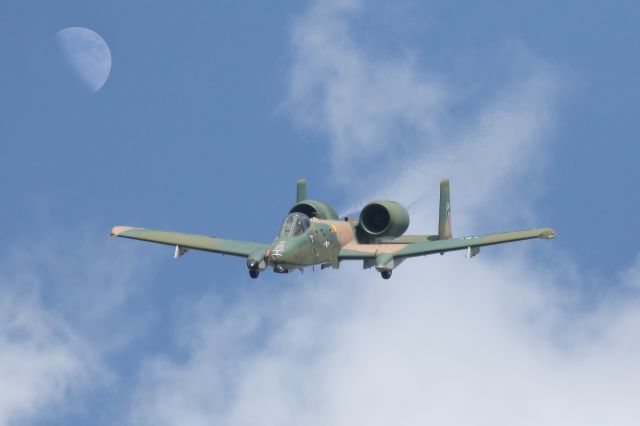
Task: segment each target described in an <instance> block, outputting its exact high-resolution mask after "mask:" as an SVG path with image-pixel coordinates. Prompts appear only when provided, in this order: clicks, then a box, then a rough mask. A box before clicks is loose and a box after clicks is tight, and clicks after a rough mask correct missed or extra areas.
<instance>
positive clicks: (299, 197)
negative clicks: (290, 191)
mask: <svg viewBox="0 0 640 426" xmlns="http://www.w3.org/2000/svg"><path fill="white" fill-rule="evenodd" d="M296 187H297V188H296V189H297V191H296V203H300V202H302V201H304V200H306V199H307V181H306V180H304V179H298V182H296Z"/></svg>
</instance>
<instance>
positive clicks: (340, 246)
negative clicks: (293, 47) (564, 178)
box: [111, 179, 556, 279]
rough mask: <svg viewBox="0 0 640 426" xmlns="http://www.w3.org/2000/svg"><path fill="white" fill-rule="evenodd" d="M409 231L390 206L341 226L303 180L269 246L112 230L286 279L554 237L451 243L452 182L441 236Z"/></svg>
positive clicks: (445, 192)
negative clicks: (346, 265) (298, 273)
mask: <svg viewBox="0 0 640 426" xmlns="http://www.w3.org/2000/svg"><path fill="white" fill-rule="evenodd" d="M408 226H409V215H408V213H407V211H406V209H405V208H404V207H402V205H400V204H398V203H395V202H393V201H387V200H378V201H374V202H371V203H369V204H367V205H366V206H365V207H364V208H363V209H362V212H361V214H360V218H359V219H358V220H356V219H353V218H344V219H343V220H340V219H339V217H338V214H337V213H336V211H335V210H334V209H333V208H332V207H331V206H329V205H328V204H326V203H323V202H320V201H316V200H309V199H307V189H306V181H305V180H303V179H301V180H299V181H298V183H297V197H296V204H295V205H294V206H293V208H291V210H290V211H289V215H288V216H287V217H286V218H285V220H284V221H283V224H282V226H281V230H280V233H279V235H278V236H277V237H276V238H275V239H274V240H273V242H272V243H271V244H263V243H255V242H249V241H236V240H226V239H222V238H216V237H210V236H205V235H194V234H186V233H180V232H167V231H155V230H150V229H144V228H132V227H128V226H116V227H114V228H113V229H112V230H111V236H112V237H123V238H131V239H135V240H142V241H150V242H154V243H159V244H167V245H171V246H175V254H174V257H179V256H182V255H183V254H185V253H186V252H187V251H188V250H189V249H194V250H203V251H209V252H212V253H221V254H227V255H231V256H239V257H244V258H246V259H247V267H248V269H249V273H250V275H251V277H252V278H257V277H258V275H259V272H260V271H263V270H265V269H266V268H268V267H271V268H273V270H274V271H275V272H279V273H284V272H289V271H292V270H295V269H300V270H302V269H303V268H305V267H309V266H314V265H319V266H320V267H321V268H322V269H324V268H325V267H329V266H330V267H332V268H336V269H337V268H338V267H339V265H340V262H341V261H343V260H361V261H363V267H364V268H370V267H375V269H376V270H377V271H378V272H380V273H381V275H382V277H383V278H385V279H387V278H389V277H390V276H391V271H392V270H393V269H394V268H395V267H397V266H398V265H399V264H400V263H401V262H402V261H404V260H405V259H407V258H410V257H416V256H425V255H428V254H434V253H440V254H444V253H445V252H448V251H454V250H467V257H473V256H475V255H476V254H477V253H478V252H479V250H480V247H482V246H488V245H493V244H502V243H508V242H513V241H520V240H527V239H532V238H543V239H551V238H555V236H556V233H555V231H554V230H553V229H551V228H539V229H529V230H524V231H513V232H503V233H497V234H486V235H477V236H470V237H462V238H452V232H451V206H450V191H449V180H448V179H445V180H443V181H442V182H440V209H439V223H438V235H403V234H404V231H406V229H407V227H408Z"/></svg>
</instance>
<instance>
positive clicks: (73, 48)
mask: <svg viewBox="0 0 640 426" xmlns="http://www.w3.org/2000/svg"><path fill="white" fill-rule="evenodd" d="M56 39H57V42H58V45H59V46H60V49H61V50H62V53H63V54H64V56H65V59H66V60H67V63H68V64H69V65H70V66H71V68H72V69H73V71H74V72H75V73H76V75H77V76H78V77H79V78H80V80H82V82H83V83H84V84H85V86H86V87H87V88H88V89H89V90H91V91H92V92H94V93H95V92H97V91H98V90H100V88H101V87H102V86H103V85H104V83H105V82H106V81H107V78H109V73H110V72H111V51H110V50H109V46H108V45H107V43H106V42H105V41H104V39H103V38H102V37H100V35H99V34H98V33H96V32H95V31H92V30H90V29H88V28H83V27H69V28H65V29H63V30H60V31H58V32H57V34H56Z"/></svg>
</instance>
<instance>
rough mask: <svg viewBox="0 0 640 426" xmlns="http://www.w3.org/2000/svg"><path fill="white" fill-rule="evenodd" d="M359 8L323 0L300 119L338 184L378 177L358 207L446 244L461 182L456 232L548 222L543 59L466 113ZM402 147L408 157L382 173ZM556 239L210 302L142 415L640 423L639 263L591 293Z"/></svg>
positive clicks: (305, 32)
mask: <svg viewBox="0 0 640 426" xmlns="http://www.w3.org/2000/svg"><path fill="white" fill-rule="evenodd" d="M361 7H363V6H362V5H360V4H359V3H358V2H352V1H331V2H315V3H313V4H312V5H311V7H310V8H309V10H308V11H307V12H306V13H305V14H304V16H302V17H301V18H300V19H299V20H298V21H297V22H296V24H295V26H294V30H293V33H292V34H293V35H292V46H293V52H294V62H293V64H292V69H291V86H290V88H291V90H290V93H289V102H290V104H291V105H293V106H294V108H293V109H295V110H296V112H295V114H294V117H295V119H296V120H298V122H299V123H300V124H301V125H302V126H309V127H310V128H313V129H317V130H320V131H322V132H323V133H324V134H326V135H327V139H328V143H329V145H330V147H331V150H332V153H333V154H332V155H333V161H334V169H335V172H336V175H337V176H336V179H337V180H338V181H341V180H351V179H353V178H354V176H366V177H367V179H361V180H363V181H366V183H367V184H366V185H364V184H362V185H360V187H361V188H368V192H367V193H366V198H363V199H362V200H359V199H354V200H352V201H353V208H356V207H360V206H361V205H362V202H363V201H365V200H366V199H367V198H368V199H370V198H375V197H377V196H388V197H389V198H393V199H397V200H399V201H401V202H404V203H408V204H410V205H411V214H412V221H413V223H414V224H415V225H416V227H415V229H414V230H415V231H423V232H424V231H425V230H428V231H427V232H430V231H431V230H432V229H434V228H435V223H436V204H437V193H436V191H437V181H438V179H440V178H442V177H445V176H450V177H452V179H453V181H452V190H453V195H452V197H453V204H454V232H455V233H457V234H458V235H460V234H462V233H464V232H465V231H467V230H468V231H469V232H472V231H473V230H474V229H475V228H476V227H477V226H478V225H479V224H487V223H492V224H497V225H500V226H501V227H506V226H507V225H512V224H513V223H519V224H521V225H522V224H523V222H525V223H527V224H529V223H530V222H535V214H534V213H532V211H533V210H532V209H531V208H530V203H531V202H532V200H534V199H535V196H536V195H537V194H539V193H540V192H541V191H543V190H544V180H543V173H542V172H543V170H544V168H543V166H544V164H545V161H546V156H547V155H549V153H550V147H549V146H548V143H547V137H548V135H549V133H550V132H552V130H553V125H554V123H553V109H554V102H555V98H556V96H557V95H558V92H557V90H558V89H557V88H558V84H559V82H558V79H557V77H556V76H555V74H554V73H553V69H552V68H551V67H549V66H548V65H546V64H544V63H542V62H540V61H535V60H533V59H530V60H528V62H527V63H526V64H524V65H526V66H524V67H519V69H525V71H524V72H523V73H522V74H519V75H513V76H511V78H510V79H509V80H508V82H507V83H505V85H504V87H503V89H502V90H501V91H499V92H497V93H494V94H493V96H492V97H491V98H490V99H483V102H478V103H481V104H484V107H482V108H480V109H479V110H477V111H476V112H475V113H473V114H470V115H468V116H465V118H464V119H463V120H461V119H459V117H457V116H456V115H455V114H453V113H452V112H451V111H450V110H449V105H450V99H451V98H452V96H451V94H450V90H449V89H447V85H446V84H444V83H442V82H439V81H438V79H434V78H432V77H431V74H430V73H429V72H428V70H424V69H420V68H418V67H417V65H416V64H415V63H414V62H412V61H411V60H409V59H406V58H402V57H400V58H398V57H389V58H379V57H377V58H372V57H370V56H369V55H368V54H367V53H366V51H365V50H364V49H362V48H361V47H360V46H359V45H358V43H357V42H356V41H355V40H354V38H353V37H352V35H351V27H350V19H351V18H352V17H353V16H357V14H358V13H359V10H360V8H361ZM514 60H521V59H519V58H514ZM439 123H446V125H441V124H439ZM449 123H453V124H455V126H449V125H448V124H449ZM452 129H453V130H452ZM392 142H393V143H397V144H400V145H401V146H400V147H399V148H398V152H403V151H402V150H405V152H407V153H409V154H410V155H403V156H402V162H401V163H400V165H401V166H402V167H396V168H395V169H394V170H385V171H384V175H382V176H380V177H379V178H376V177H371V178H369V177H370V176H371V175H372V173H371V172H370V170H371V169H372V168H373V167H374V166H375V165H377V163H376V160H377V159H380V158H383V157H384V156H385V155H388V154H389V152H390V147H392V148H393V149H395V147H394V146H393V145H390V143H392ZM393 149H391V150H393ZM345 165H349V166H350V167H349V168H348V169H347V168H345ZM396 165H397V164H396ZM372 182H373V183H375V184H372ZM356 186H357V184H356ZM371 188H374V189H371ZM487 212H488V213H487ZM491 215H494V216H491ZM540 225H547V224H540ZM552 244H553V243H552V242H551V243H550V242H542V241H532V242H527V243H522V244H520V245H513V246H510V248H509V249H508V250H506V249H505V250H498V249H491V248H489V249H486V252H487V253H485V252H483V253H481V255H480V256H478V257H476V258H474V259H473V261H466V260H465V259H464V258H463V257H462V256H461V255H459V254H455V253H453V254H447V255H446V256H442V257H441V256H433V257H429V258H424V259H413V260H409V261H407V262H405V263H404V264H403V265H402V266H401V267H400V268H399V269H398V270H396V271H395V272H394V276H393V277H392V279H391V280H390V281H389V282H387V281H382V280H381V279H380V278H379V277H378V275H377V274H374V273H373V272H371V271H365V272H362V271H360V270H359V268H360V267H359V265H346V264H345V265H342V266H341V268H342V269H341V270H340V271H323V272H322V273H316V274H312V275H308V274H305V275H304V276H291V277H290V278H289V279H288V280H289V284H288V285H285V286H282V285H281V284H276V282H275V281H278V282H281V281H282V280H284V279H285V278H283V277H276V278H274V279H273V281H271V280H269V278H268V277H267V276H265V277H264V278H265V283H264V285H261V286H257V287H256V288H255V291H251V292H248V293H246V294H245V293H242V294H238V295H237V297H236V298H235V299H234V300H231V301H229V300H220V299H219V298H218V297H216V296H215V295H212V294H209V295H207V296H206V297H204V298H203V299H202V300H200V301H199V302H198V303H197V306H196V308H194V309H189V311H188V312H189V314H187V313H186V312H187V310H185V317H184V318H183V319H182V320H181V321H180V322H179V324H178V325H177V330H176V336H180V338H179V339H178V341H179V342H180V349H181V350H180V353H181V354H182V355H183V356H180V357H178V358H176V357H173V356H169V355H158V356H157V357H155V358H153V359H150V360H149V361H148V362H147V363H146V364H145V366H144V368H143V369H142V371H141V372H140V376H139V385H138V387H137V389H136V390H135V396H134V399H133V402H132V406H131V415H130V420H131V423H132V424H154V425H164V424H166V425H169V424H179V423H180V424H182V423H189V424H194V425H200V424H203V425H204V424H212V423H214V424H225V425H246V424H256V423H259V424H273V425H288V424H291V425H299V424H305V425H326V424H332V425H352V424H368V425H388V424H403V425H414V424H415V425H424V424H439V425H460V424H470V423H471V424H480V425H483V424H486V425H496V424H499V425H513V424H517V425H529V424H531V425H538V424H558V425H566V424H583V425H591V424H593V425H600V424H618V425H625V424H629V425H630V424H635V422H636V420H637V418H638V416H639V415H640V409H639V408H638V405H637V404H636V401H635V396H634V388H635V385H636V384H637V383H638V379H640V377H639V376H640V334H639V333H638V332H637V330H638V329H640V298H639V293H638V285H639V280H640V274H638V270H639V268H640V267H639V266H638V264H635V265H632V266H631V267H630V268H629V269H628V271H625V272H623V273H620V274H618V275H619V276H618V277H617V278H614V279H611V281H609V282H601V283H598V286H599V287H598V288H599V289H601V290H600V293H599V294H598V295H597V297H594V295H593V294H592V293H590V291H591V290H589V289H588V288H587V287H588V286H586V285H585V284H584V283H585V282H587V281H589V277H585V276H583V275H582V274H581V273H580V271H579V270H577V267H576V265H575V263H573V262H572V261H571V259H570V258H568V257H567V256H562V255H560V254H559V253H555V252H554V251H553V250H554V249H553V245H552ZM534 251H543V252H545V253H547V254H548V256H547V258H549V259H553V258H554V257H555V258H556V260H554V261H551V262H543V261H542V260H541V259H540V257H539V256H536V255H534ZM261 278H262V277H261ZM230 285H231V284H230Z"/></svg>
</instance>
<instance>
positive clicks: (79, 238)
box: [0, 228, 146, 425]
mask: <svg viewBox="0 0 640 426" xmlns="http://www.w3.org/2000/svg"><path fill="white" fill-rule="evenodd" d="M24 237H25V240H24V242H23V243H20V242H17V241H14V242H13V243H12V244H11V245H9V246H8V247H7V248H6V250H5V252H4V253H3V255H2V257H1V258H0V290H1V291H0V378H1V384H0V425H4V424H15V423H16V422H25V421H29V420H33V419H38V418H41V417H52V416H55V415H54V413H58V415H59V414H61V413H65V412H67V411H69V410H71V411H75V410H82V409H83V402H82V400H83V395H86V392H87V391H95V390H96V389H99V388H100V387H103V386H109V384H110V383H113V380H115V379H117V376H116V375H114V374H112V373H113V369H112V367H113V366H112V365H109V363H108V362H107V358H108V356H109V355H110V354H113V353H114V351H117V350H120V349H122V348H123V347H124V345H126V344H127V343H129V342H130V341H131V339H132V338H134V337H135V336H136V335H137V333H139V332H140V330H141V327H144V324H145V312H146V311H145V309H144V308H145V306H144V305H141V306H140V305H139V306H136V309H135V311H133V312H132V310H131V302H132V300H135V295H136V292H137V291H139V290H140V289H141V288H142V285H141V284H142V283H143V282H145V280H144V274H143V273H142V270H141V268H140V266H141V265H143V264H144V261H145V257H141V256H140V255H139V254H137V253H136V252H135V250H134V249H133V248H131V247H130V248H129V249H127V248H124V249H122V248H121V247H120V248H118V249H116V247H115V246H114V245H113V244H108V243H109V242H108V241H107V238H106V237H105V236H104V235H103V234H102V233H101V234H98V233H96V232H93V231H91V230H90V229H88V228H85V229H82V230H76V231H69V230H66V231H64V232H63V231H62V230H60V231H58V232H56V231H52V230H51V229H49V230H48V232H47V233H46V234H44V235H43V234H41V235H40V238H39V239H36V238H28V237H27V236H26V235H25V236H24ZM61 241H63V242H64V244H61Z"/></svg>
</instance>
